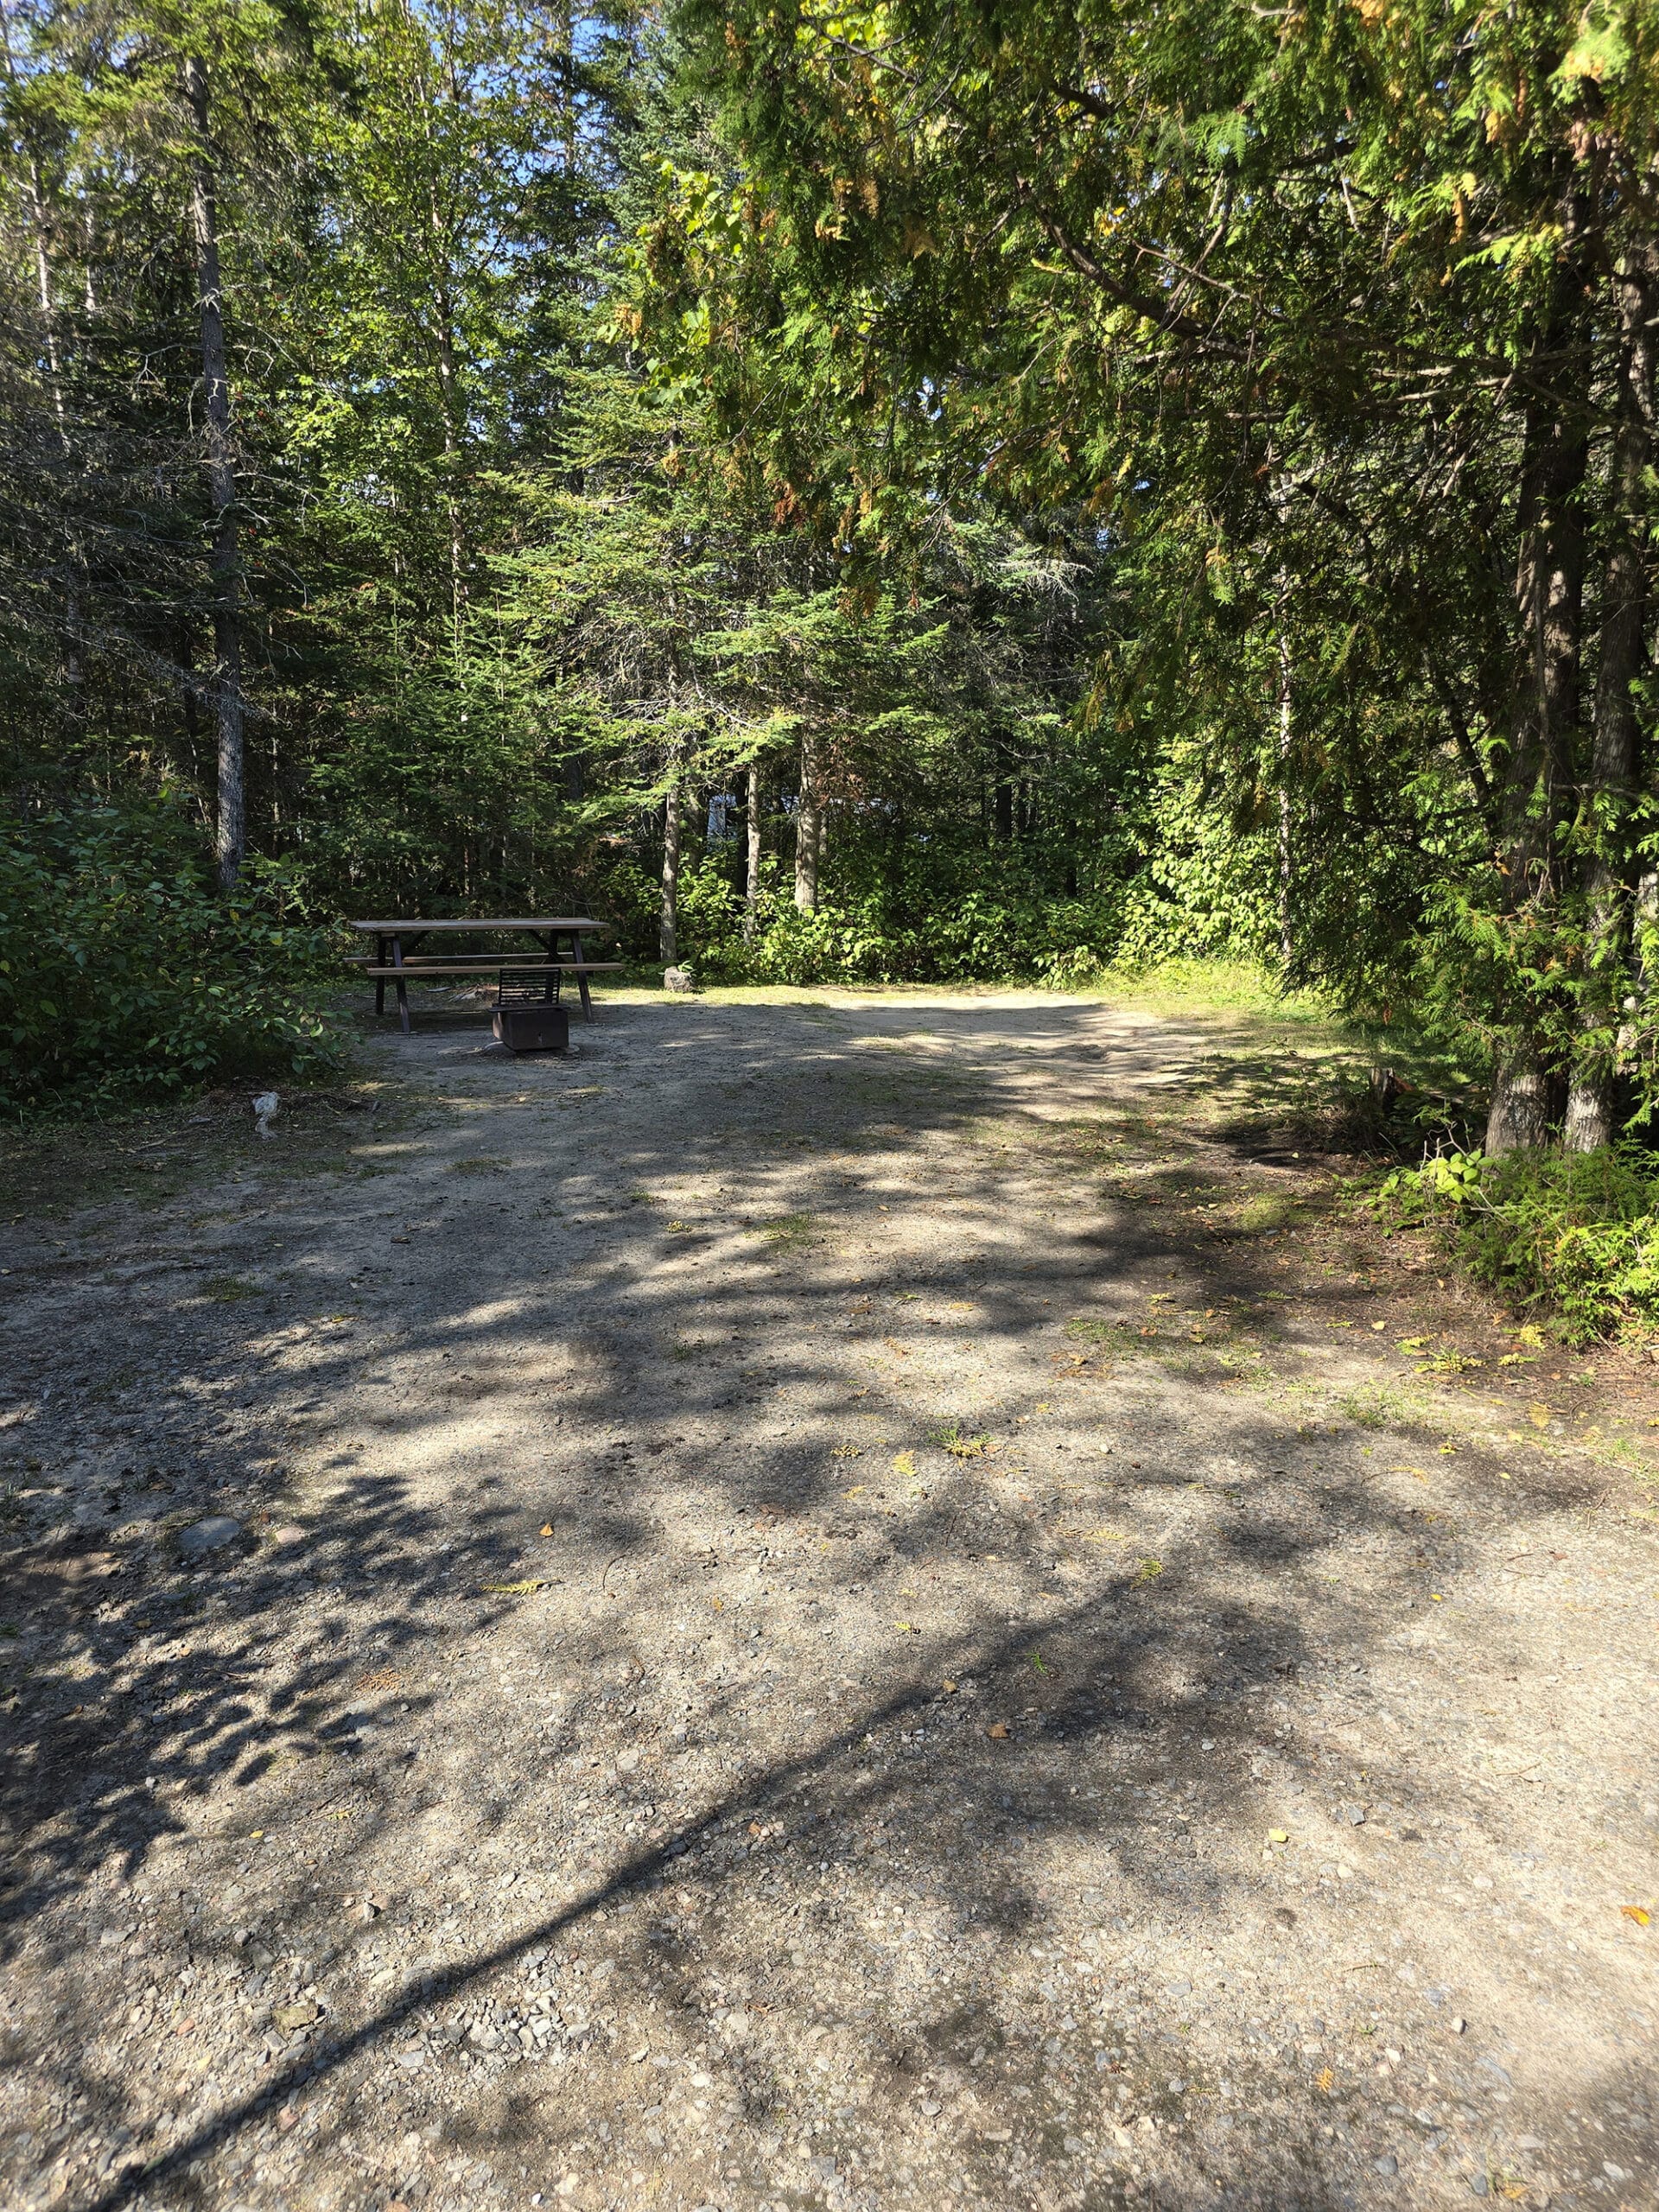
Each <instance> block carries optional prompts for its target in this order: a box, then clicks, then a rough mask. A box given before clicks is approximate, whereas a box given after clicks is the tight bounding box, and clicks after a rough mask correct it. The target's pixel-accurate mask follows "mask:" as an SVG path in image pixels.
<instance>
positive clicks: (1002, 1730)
mask: <svg viewBox="0 0 1659 2212" xmlns="http://www.w3.org/2000/svg"><path fill="white" fill-rule="evenodd" d="M985 1733H986V1734H987V1735H988V1737H989V1738H991V1740H992V1742H993V1743H997V1744H1002V1743H1006V1742H1007V1735H1008V1724H1007V1721H1006V1720H993V1721H992V1723H991V1725H990V1726H989V1727H988V1729H987V1730H986V1731H985Z"/></svg>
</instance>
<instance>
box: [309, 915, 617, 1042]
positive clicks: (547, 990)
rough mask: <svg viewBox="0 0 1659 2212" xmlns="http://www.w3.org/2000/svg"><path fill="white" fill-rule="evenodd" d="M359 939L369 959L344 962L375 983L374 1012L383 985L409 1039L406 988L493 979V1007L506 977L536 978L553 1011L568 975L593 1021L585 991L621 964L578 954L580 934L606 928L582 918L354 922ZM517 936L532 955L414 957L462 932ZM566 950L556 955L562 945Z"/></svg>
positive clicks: (379, 1007) (381, 1009)
mask: <svg viewBox="0 0 1659 2212" xmlns="http://www.w3.org/2000/svg"><path fill="white" fill-rule="evenodd" d="M351 926H352V927H353V929H354V930H355V931H357V932H358V934H359V936H361V937H372V938H373V939H374V951H373V953H372V954H369V953H360V954H355V955H350V956H348V963H349V964H350V965H351V966H353V967H355V968H360V969H362V970H363V972H364V974H365V976H372V977H373V979H374V1010H375V1012H376V1013H377V1014H384V1013H385V1010H386V985H387V984H388V983H391V986H392V988H394V990H395V991H396V992H397V1012H398V1014H399V1015H400V1016H401V1018H402V1020H403V1025H404V1035H405V1036H407V1035H408V1034H409V985H410V982H425V981H429V980H433V979H442V978H444V977H447V976H494V977H495V978H496V1002H497V1005H498V1007H500V1006H505V1003H506V996H505V994H506V991H507V988H508V984H509V979H510V978H511V979H514V980H516V979H518V978H520V977H523V978H524V979H526V980H528V979H529V978H531V977H534V976H540V977H541V978H542V979H543V983H542V996H543V1000H544V1001H546V1002H547V1003H548V1004H550V1005H556V1004H557V1003H558V997H559V988H560V985H561V984H562V982H563V980H564V978H565V976H572V977H574V979H575V985H576V988H577V990H578V992H579V993H580V994H581V997H582V1019H583V1020H584V1021H591V1020H593V1018H594V1001H593V998H592V995H591V994H590V993H589V990H588V977H589V976H598V975H603V974H605V973H607V972H610V971H615V970H617V969H620V968H621V967H622V965H623V963H622V962H621V961H620V960H589V959H588V957H587V955H586V953H585V951H584V950H583V946H582V938H583V937H584V936H597V935H599V934H601V933H602V932H604V931H605V930H606V927H607V925H606V924H604V923H603V922H596V921H594V920H593V919H592V918H590V917H589V916H588V915H586V914H531V915H522V914H512V915H499V916H497V917H496V918H493V919H486V920H474V921H422V920H420V919H418V918H411V919H408V920H402V921H391V922H353V924H352V925H351ZM486 933H488V934H490V935H493V936H509V935H512V936H519V937H528V938H532V939H533V940H534V941H535V944H536V948H537V950H536V951H535V952H534V953H528V952H468V951H467V950H458V951H457V952H455V953H453V954H451V953H414V952H413V951H412V948H413V947H414V946H415V945H416V944H420V943H421V941H422V940H423V938H429V937H439V936H452V937H458V936H462V935H467V934H471V935H474V936H477V935H482V934H486ZM561 939H563V940H564V942H565V944H567V945H568V946H569V950H568V951H561V950H560V940H561Z"/></svg>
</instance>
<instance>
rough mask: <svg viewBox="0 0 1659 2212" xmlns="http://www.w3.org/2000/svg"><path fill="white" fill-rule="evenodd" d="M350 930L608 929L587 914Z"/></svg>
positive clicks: (409, 921) (380, 933) (409, 920)
mask: <svg viewBox="0 0 1659 2212" xmlns="http://www.w3.org/2000/svg"><path fill="white" fill-rule="evenodd" d="M350 926H351V927H352V928H353V929H354V930H360V931H362V932H363V934H364V935H365V937H395V936H396V935H397V933H398V931H400V930H602V929H607V928H608V927H609V926H610V925H609V924H608V923H607V922H596V921H594V918H593V917H592V916H591V915H590V914H503V915H500V916H499V917H498V918H495V919H493V920H490V921H482V922H480V921H461V922H456V921H443V922H428V921H423V920H421V919H420V918H419V917H418V916H416V915H413V914H406V915H404V918H403V919H402V920H401V921H396V922H353V923H352V924H351V925H350Z"/></svg>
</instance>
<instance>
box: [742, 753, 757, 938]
mask: <svg viewBox="0 0 1659 2212" xmlns="http://www.w3.org/2000/svg"><path fill="white" fill-rule="evenodd" d="M746 826H747V831H748V847H749V868H748V876H747V881H746V882H745V885H744V889H743V942H744V944H753V943H754V939H755V932H756V931H757V930H758V929H759V928H760V762H759V761H758V760H751V761H750V763H749V794H748V807H747V825H746Z"/></svg>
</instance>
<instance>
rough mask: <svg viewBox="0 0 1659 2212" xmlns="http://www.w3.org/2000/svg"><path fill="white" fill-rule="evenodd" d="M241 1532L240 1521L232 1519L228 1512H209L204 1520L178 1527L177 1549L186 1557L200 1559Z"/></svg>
mask: <svg viewBox="0 0 1659 2212" xmlns="http://www.w3.org/2000/svg"><path fill="white" fill-rule="evenodd" d="M241 1533H242V1523H241V1522H239V1521H232V1518H231V1516H230V1515H229V1514H228V1513H210V1514H209V1515H208V1516H207V1519H206V1520H205V1521H194V1522H192V1523H191V1524H190V1526H189V1527H188V1529H180V1531H179V1549H180V1550H181V1552H182V1553H183V1554H184V1555H185V1557H186V1558H187V1559H200V1558H201V1557H202V1556H203V1555H204V1554H206V1553H207V1552H216V1551H217V1550H218V1549H219V1547H220V1545H221V1544H228V1543H229V1542H230V1541H231V1540H232V1537H234V1536H239V1535H241Z"/></svg>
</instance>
